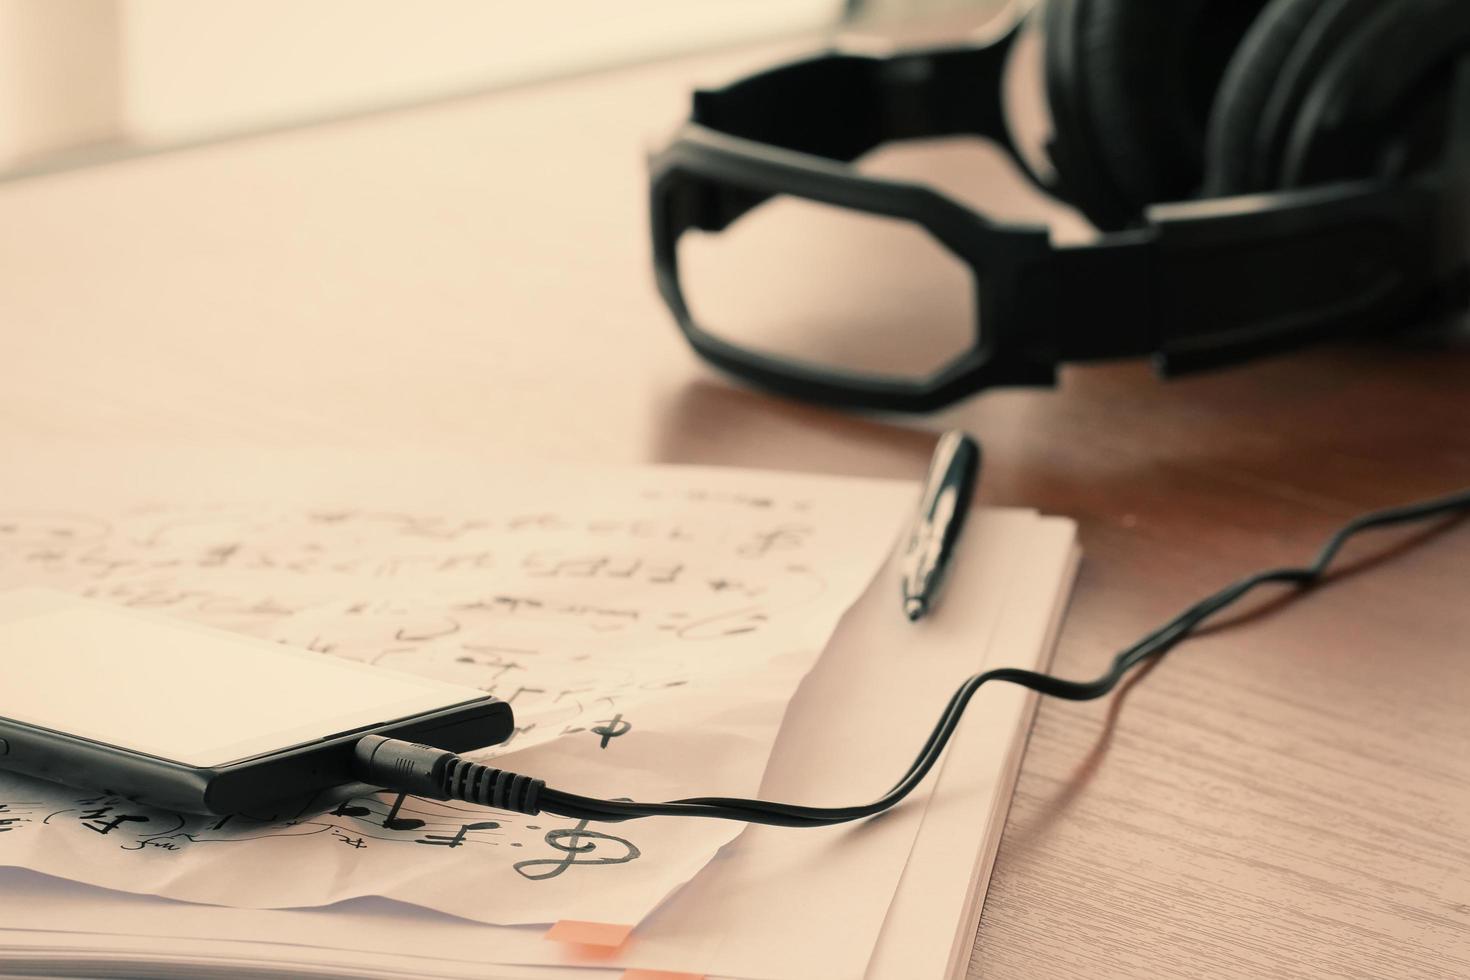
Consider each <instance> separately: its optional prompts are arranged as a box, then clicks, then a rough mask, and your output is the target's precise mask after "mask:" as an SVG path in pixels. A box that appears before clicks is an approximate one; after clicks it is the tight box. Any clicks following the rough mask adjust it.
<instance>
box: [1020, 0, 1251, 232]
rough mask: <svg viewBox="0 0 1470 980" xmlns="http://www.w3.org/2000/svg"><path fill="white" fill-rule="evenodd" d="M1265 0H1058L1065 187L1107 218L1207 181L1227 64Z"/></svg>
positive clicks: (1054, 12)
mask: <svg viewBox="0 0 1470 980" xmlns="http://www.w3.org/2000/svg"><path fill="white" fill-rule="evenodd" d="M1264 2H1265V0H1049V2H1048V3H1047V5H1046V7H1045V10H1044V14H1045V21H1044V27H1045V34H1046V51H1045V59H1046V88H1047V99H1048V102H1049V103H1050V107H1051V112H1052V119H1053V125H1054V129H1055V132H1054V136H1053V143H1052V147H1051V155H1052V163H1053V166H1054V167H1055V168H1056V171H1057V175H1058V182H1059V184H1060V186H1059V188H1058V190H1059V191H1060V192H1061V193H1062V194H1063V195H1064V196H1065V197H1067V198H1068V199H1069V200H1070V201H1071V203H1073V204H1074V205H1076V206H1077V207H1078V208H1079V209H1080V210H1081V211H1082V212H1083V213H1084V214H1085V215H1086V216H1087V217H1088V219H1089V220H1091V221H1092V222H1093V224H1095V225H1097V226H1098V227H1099V228H1102V229H1104V230H1113V229H1116V228H1120V227H1125V226H1127V225H1128V224H1131V223H1134V222H1136V221H1137V220H1138V218H1139V216H1140V215H1141V213H1142V212H1143V209H1144V208H1145V207H1147V206H1148V205H1150V204H1153V203H1156V202H1159V201H1172V200H1180V199H1183V198H1186V197H1190V196H1192V195H1193V194H1194V193H1195V192H1196V191H1197V190H1198V189H1199V183H1200V179H1201V176H1202V172H1203V155H1204V131H1205V124H1206V120H1207V118H1208V113H1209V109H1210V106H1211V105H1212V104H1213V101H1214V95H1215V89H1216V86H1217V85H1218V83H1219V79H1220V75H1221V73H1222V72H1223V71H1224V69H1225V65H1226V64H1227V62H1228V61H1229V59H1230V57H1231V56H1232V54H1233V52H1234V50H1235V47H1236V44H1237V43H1238V42H1239V40H1240V38H1241V36H1242V35H1243V34H1244V33H1245V32H1246V29H1247V27H1248V26H1249V25H1250V23H1251V22H1252V21H1253V20H1254V18H1255V15H1256V14H1257V12H1258V11H1259V10H1260V8H1261V7H1262V5H1263V4H1264Z"/></svg>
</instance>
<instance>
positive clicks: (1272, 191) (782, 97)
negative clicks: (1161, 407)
mask: <svg viewBox="0 0 1470 980" xmlns="http://www.w3.org/2000/svg"><path fill="white" fill-rule="evenodd" d="M1023 30H1034V31H1037V32H1039V33H1040V35H1041V36H1040V42H1041V45H1042V50H1043V55H1044V57H1043V65H1044V84H1045V94H1046V101H1047V104H1048V106H1049V109H1050V112H1051V116H1052V133H1051V138H1050V140H1049V142H1048V143H1047V145H1046V147H1045V155H1046V157H1047V158H1048V160H1049V163H1050V166H1049V167H1046V166H1037V165H1035V160H1034V159H1033V160H1031V161H1030V162H1028V159H1027V154H1025V153H1023V151H1022V150H1021V149H1020V148H1019V147H1018V145H1017V140H1016V138H1015V136H1014V134H1013V132H1012V129H1011V127H1010V125H1009V123H1008V120H1007V118H1006V112H1005V109H1004V106H1003V104H1002V92H1001V89H1002V79H1003V76H1004V74H1005V71H1006V68H1007V64H1008V61H1009V58H1010V54H1011V51H1012V49H1013V47H1014V44H1015V41H1016V38H1017V36H1018V35H1019V34H1020V33H1021V32H1022V31H1023ZM957 134H967V135H973V136H980V137H985V138H988V139H991V140H993V141H994V142H995V143H997V144H998V145H999V146H1000V147H1002V148H1003V149H1004V150H1005V151H1007V152H1008V153H1009V154H1010V156H1011V157H1012V158H1013V159H1014V161H1015V162H1016V163H1017V165H1018V166H1019V167H1020V168H1021V170H1022V172H1023V173H1025V174H1027V175H1028V177H1029V178H1030V179H1031V180H1032V181H1033V182H1035V183H1036V184H1037V185H1038V186H1039V187H1041V188H1042V189H1043V190H1045V191H1046V192H1047V193H1049V194H1051V195H1053V196H1055V197H1056V198H1059V199H1060V200H1062V201H1065V202H1066V203H1068V204H1071V205H1072V206H1074V207H1076V208H1077V209H1078V210H1079V211H1080V212H1081V213H1082V214H1083V215H1085V216H1086V217H1087V218H1088V219H1089V220H1090V221H1091V222H1092V223H1093V224H1094V225H1096V226H1097V228H1098V229H1100V230H1101V231H1103V232H1104V233H1105V234H1103V235H1102V236H1101V237H1100V238H1099V240H1098V241H1096V242H1094V243H1091V244H1088V245H1083V246H1076V247H1069V246H1057V245H1054V244H1053V243H1052V242H1051V241H1050V238H1049V236H1048V234H1047V231H1046V229H1044V228H1038V227H1034V226H1025V225H1017V224H1007V223H1002V222H995V221H992V220H989V219H986V218H985V217H984V216H982V215H979V214H976V213H975V212H973V211H971V210H969V209H968V208H966V207H964V206H962V205H960V204H958V203H957V202H955V201H953V200H952V199H950V198H948V197H946V196H944V195H942V194H940V193H938V192H936V191H934V190H932V189H930V188H927V187H924V186H922V185H917V184H912V183H905V182H897V181H887V180H881V179H877V178H873V177H869V176H867V175H864V174H861V173H859V172H858V171H857V170H856V168H854V167H853V166H851V164H852V162H853V161H855V160H856V159H857V158H858V157H860V156H862V155H863V154H864V153H866V152H868V151H869V150H871V149H873V148H875V147H876V146H878V145H879V144H881V143H886V142H889V141H893V140H901V139H909V138H917V137H932V136H942V135H957ZM1033 156H1034V155H1033ZM650 169H651V179H652V193H651V198H650V201H651V208H652V219H653V227H652V231H653V245H654V260H655V268H656V271H657V274H658V281H659V287H660V290H661V292H662V293H663V295H664V298H665V300H666V301H667V302H668V304H669V306H670V308H671V310H672V311H673V313H674V315H675V317H676V319H677V320H678V321H679V324H680V326H681V328H682V329H683V330H684V332H685V334H686V336H687V337H688V339H689V340H690V342H691V343H692V344H693V345H694V346H695V347H696V349H697V350H699V351H700V353H701V354H703V355H704V356H706V357H707V358H709V359H710V360H712V361H713V362H715V363H716V364H718V365H720V366H722V367H724V368H726V369H728V370H730V371H732V372H735V373H737V374H739V375H740V376H742V377H744V378H746V379H748V380H751V381H754V382H757V383H759V384H762V385H765V386H767V387H770V388H773V389H776V390H778V391H782V392H785V393H788V394H794V395H798V396H802V397H807V398H813V399H816V400H820V401H825V402H828V403H831V404H837V405H844V406H853V407H865V408H878V409H897V410H929V409H933V408H937V407H940V406H942V405H945V404H948V403H950V402H952V401H954V400H956V399H958V398H960V397H963V396H965V395H968V394H971V393H973V392H975V391H978V390H980V389H982V388H986V387H990V386H993V385H1004V384H1050V383H1054V380H1055V373H1056V367H1057V365H1058V364H1059V363H1062V362H1067V361H1085V360H1093V359H1099V358H1111V357H1120V356H1137V355H1144V354H1148V355H1152V356H1153V357H1154V360H1155V362H1156V364H1157V366H1158V368H1159V370H1160V372H1161V373H1162V374H1164V375H1166V376H1167V375H1172V374H1178V373H1181V372H1185V371H1190V370H1194V369H1197V368H1203V367H1210V366H1215V365H1219V364H1225V363H1231V362H1235V361H1239V360H1243V359H1246V358H1249V357H1254V356H1258V355H1261V354H1266V353H1271V352H1273V351H1277V350H1281V349H1285V348H1289V347H1295V346H1299V345H1301V344H1304V343H1307V342H1311V341H1314V340H1319V339H1322V338H1326V337H1337V336H1345V335H1353V334H1360V333H1364V332H1367V331H1370V330H1371V331H1376V330H1384V329H1387V328H1395V327H1401V326H1405V325H1407V324H1409V323H1412V322H1416V321H1419V320H1422V319H1424V318H1426V317H1429V316H1432V315H1437V314H1442V313H1444V312H1446V311H1447V310H1448V309H1450V308H1458V307H1460V306H1463V305H1465V303H1466V301H1467V297H1470V289H1467V282H1470V3H1467V2H1465V0H1046V2H1044V3H1043V4H1041V5H1040V6H1038V7H1037V9H1035V10H1034V11H1032V12H1031V13H1030V14H1029V15H1028V16H1027V18H1026V19H1025V20H1024V22H1022V23H1021V24H1018V25H1016V26H1015V27H1013V28H1012V29H1011V30H1009V31H1008V32H1007V33H1005V34H1004V35H1003V36H1002V37H1000V38H999V39H997V40H995V41H992V42H990V43H988V44H983V45H969V46H963V47H950V48H942V49H933V50H924V51H913V52H905V53H901V54H896V55H893V56H888V57H872V56H868V55H860V54H846V53H832V54H825V55H821V56H818V57H815V58H811V59H807V60H804V61H800V62H796V63H793V64H788V65H783V66H779V67H776V68H773V69H770V70H768V71H765V72H762V73H760V74H758V75H754V76H751V77H749V78H745V79H742V80H740V81H737V82H735V83H733V84H731V85H728V86H726V87H724V88H721V89H717V90H709V91H700V92H696V93H695V97H694V111H693V114H692V116H691V118H690V120H689V121H688V122H687V123H686V124H685V125H684V126H683V127H682V128H681V129H680V130H679V131H678V132H677V133H676V135H675V136H674V138H673V140H672V141H671V142H670V143H669V144H668V146H667V147H666V148H664V149H663V150H661V151H660V152H658V153H657V154H655V155H654V156H653V157H652V159H651V162H650ZM778 194H785V195H794V196H798V197H804V198H808V199H811V200H816V201H821V202H825V203H827V204H833V205H838V206H843V207H848V208H853V209H856V210H861V211H867V212H871V213H876V214H884V215H888V216H892V217H900V218H906V219H909V220H911V221H914V222H917V223H919V224H921V225H923V226H924V227H925V228H926V229H927V230H928V231H929V232H931V233H932V234H933V235H934V237H936V238H937V239H938V240H939V241H940V242H941V243H943V244H944V245H945V246H946V247H948V248H949V249H950V250H951V251H953V252H954V253H955V254H956V255H958V256H959V257H960V258H961V259H962V260H964V261H965V262H967V263H968V264H969V265H970V267H971V268H972V269H973V271H974V274H975V278H976V281H977V284H979V285H981V286H982V287H983V288H980V289H979V290H978V292H977V296H978V297H979V303H978V306H979V310H978V313H979V317H980V329H977V332H976V341H975V347H974V349H973V350H971V351H970V352H969V353H967V354H966V355H964V356H963V357H961V358H959V359H958V360H957V361H955V362H954V363H953V364H950V365H948V366H947V367H946V368H944V369H943V370H941V371H939V372H938V373H936V374H935V375H934V376H932V377H930V378H927V379H923V380H919V381H896V380H892V379H886V378H869V377H864V376H856V375H843V374H840V373H837V372H831V371H825V370H818V369H814V368H812V367H810V366H808V365H804V364H800V363H792V362H785V361H781V360H778V359H773V358H770V357H768V356H766V355H763V354H761V353H759V352H756V351H752V350H748V349H744V348H740V347H736V346H732V345H730V344H728V343H727V342H725V341H723V340H721V339H720V338H719V337H716V336H714V335H712V334H710V333H708V332H706V331H705V330H703V329H702V328H701V327H700V326H699V325H698V324H697V323H695V322H694V320H693V318H692V317H691V316H690V313H689V309H688V306H687V304H686V303H685V301H684V297H683V293H682V289H681V287H680V283H679V275H678V263H677V255H676V245H677V241H678V238H679V236H680V235H681V234H682V233H683V232H684V231H686V230H688V229H690V228H698V229H701V230H704V231H712V232H718V231H720V230H723V229H724V228H725V227H727V226H728V225H729V224H730V223H731V222H733V221H735V220H736V219H737V218H739V217H740V216H741V215H743V214H744V213H745V212H747V211H749V210H750V209H751V208H753V207H755V206H756V205H758V204H760V203H762V202H763V201H765V200H766V199H768V198H770V197H772V196H774V195H778Z"/></svg>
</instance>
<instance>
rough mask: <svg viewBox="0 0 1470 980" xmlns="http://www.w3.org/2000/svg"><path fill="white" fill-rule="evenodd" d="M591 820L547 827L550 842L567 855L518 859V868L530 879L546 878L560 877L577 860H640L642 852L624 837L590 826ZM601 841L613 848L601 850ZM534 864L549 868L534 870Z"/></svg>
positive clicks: (590, 862) (600, 862) (601, 862)
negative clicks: (572, 824) (596, 829)
mask: <svg viewBox="0 0 1470 980" xmlns="http://www.w3.org/2000/svg"><path fill="white" fill-rule="evenodd" d="M587 823H588V821H586V820H579V821H577V825H576V826H575V827H573V828H571V829H570V830H567V829H561V830H551V831H547V833H546V843H547V844H548V845H549V846H550V847H551V848H553V849H554V850H558V851H561V852H562V853H564V854H565V855H566V856H565V857H562V858H532V859H530V860H526V861H517V862H516V863H515V864H514V865H513V867H514V868H515V870H516V872H517V873H518V874H520V875H521V876H522V877H524V878H526V879H528V880H530V881H545V880H546V879H548V878H555V877H557V876H558V875H560V874H561V873H562V872H564V871H566V870H567V869H568V868H570V867H571V866H572V865H574V864H582V865H605V864H627V863H628V862H629V861H636V860H637V859H638V858H639V857H640V856H641V854H642V852H640V851H639V850H638V848H637V847H635V846H634V845H633V844H631V843H629V842H628V841H627V840H625V839H624V838H622V837H615V836H613V835H612V834H604V833H602V832H600V831H595V830H588V829H587ZM584 841H585V843H584ZM599 842H603V843H606V844H610V845H612V847H613V849H612V850H611V851H609V852H606V853H604V852H602V851H599V850H598V843H599ZM532 868H544V869H545V870H544V871H535V872H533V871H532V870H531V869H532Z"/></svg>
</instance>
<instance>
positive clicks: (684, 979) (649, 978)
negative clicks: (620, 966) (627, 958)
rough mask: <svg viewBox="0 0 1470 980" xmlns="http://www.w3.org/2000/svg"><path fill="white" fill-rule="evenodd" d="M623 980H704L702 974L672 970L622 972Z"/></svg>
mask: <svg viewBox="0 0 1470 980" xmlns="http://www.w3.org/2000/svg"><path fill="white" fill-rule="evenodd" d="M623 980H704V974H703V973H675V972H674V971H672V970H624V971H623Z"/></svg>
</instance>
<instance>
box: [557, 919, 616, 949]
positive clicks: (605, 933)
mask: <svg viewBox="0 0 1470 980" xmlns="http://www.w3.org/2000/svg"><path fill="white" fill-rule="evenodd" d="M632 934H633V927H632V926H620V925H618V924H616V923H613V922H580V921H578V920H576V919H562V920H560V921H559V922H557V923H556V925H554V926H552V927H551V928H550V929H548V930H546V935H545V936H542V937H541V938H543V939H550V940H553V941H555V942H559V943H576V944H577V945H579V946H604V947H608V948H615V947H618V946H621V945H623V943H625V942H627V941H628V937H629V936H631V935H632Z"/></svg>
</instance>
